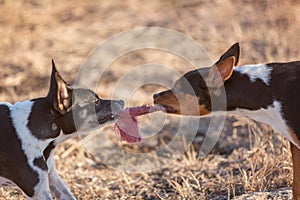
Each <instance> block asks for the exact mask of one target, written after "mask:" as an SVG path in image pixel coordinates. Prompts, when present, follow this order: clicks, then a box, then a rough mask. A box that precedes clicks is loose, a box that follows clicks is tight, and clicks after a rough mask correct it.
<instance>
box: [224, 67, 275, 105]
mask: <svg viewBox="0 0 300 200" xmlns="http://www.w3.org/2000/svg"><path fill="white" fill-rule="evenodd" d="M250 69H251V70H250ZM270 72H271V68H270V67H268V66H267V65H264V64H258V65H251V66H250V65H245V66H240V67H236V68H235V69H234V71H233V74H232V76H231V78H230V79H229V80H227V81H226V82H225V84H224V87H225V91H226V100H227V111H232V110H236V109H237V108H240V109H247V110H258V109H261V108H267V107H268V106H270V105H272V103H273V101H274V99H272V95H271V93H270V76H271V74H270Z"/></svg>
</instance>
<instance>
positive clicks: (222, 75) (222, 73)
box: [206, 56, 235, 88]
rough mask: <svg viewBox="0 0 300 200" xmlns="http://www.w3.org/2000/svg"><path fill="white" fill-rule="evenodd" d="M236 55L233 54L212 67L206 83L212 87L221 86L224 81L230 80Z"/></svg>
mask: <svg viewBox="0 0 300 200" xmlns="http://www.w3.org/2000/svg"><path fill="white" fill-rule="evenodd" d="M234 64H235V57H234V56H231V57H229V58H227V59H225V60H223V61H222V62H220V63H217V64H216V65H214V66H213V67H211V68H210V70H209V72H208V77H207V79H206V84H207V86H208V87H210V88H218V87H221V86H222V85H223V83H224V81H226V80H228V79H229V78H230V77H231V75H232V72H233V67H234Z"/></svg>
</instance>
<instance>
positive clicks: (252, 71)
mask: <svg viewBox="0 0 300 200" xmlns="http://www.w3.org/2000/svg"><path fill="white" fill-rule="evenodd" d="M234 71H236V72H239V73H241V74H247V75H248V76H249V78H250V81H251V82H255V81H256V79H260V80H262V81H263V82H264V83H265V84H266V85H269V81H270V73H271V71H272V68H271V67H269V66H267V65H265V64H256V65H243V66H239V67H235V68H234Z"/></svg>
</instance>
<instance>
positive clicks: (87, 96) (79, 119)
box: [47, 61, 124, 134]
mask: <svg viewBox="0 0 300 200" xmlns="http://www.w3.org/2000/svg"><path fill="white" fill-rule="evenodd" d="M47 99H48V101H49V102H50V105H51V110H52V111H51V113H52V114H53V115H55V121H56V124H57V125H58V127H59V128H60V129H61V130H62V131H63V133H64V134H71V133H74V132H75V131H78V130H82V131H85V130H89V129H92V128H96V127H98V126H99V124H100V125H102V124H105V123H107V122H110V121H112V120H114V113H116V112H118V111H120V110H122V109H123V106H124V102H123V101H122V100H104V99H101V98H99V97H98V95H97V94H96V93H94V92H93V91H92V90H90V89H85V88H80V87H75V86H72V85H69V84H67V83H66V81H64V80H63V78H62V77H61V76H60V74H59V73H58V72H57V70H56V67H55V64H54V61H52V74H51V82H50V90H49V93H48V95H47Z"/></svg>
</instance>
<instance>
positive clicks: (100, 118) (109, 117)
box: [98, 113, 115, 124]
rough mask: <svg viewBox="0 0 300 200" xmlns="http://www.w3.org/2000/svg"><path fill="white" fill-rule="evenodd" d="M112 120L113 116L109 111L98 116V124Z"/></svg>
mask: <svg viewBox="0 0 300 200" xmlns="http://www.w3.org/2000/svg"><path fill="white" fill-rule="evenodd" d="M114 120H115V116H114V114H112V113H109V114H107V115H105V116H100V117H98V122H99V124H104V123H106V122H109V121H114Z"/></svg>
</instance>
